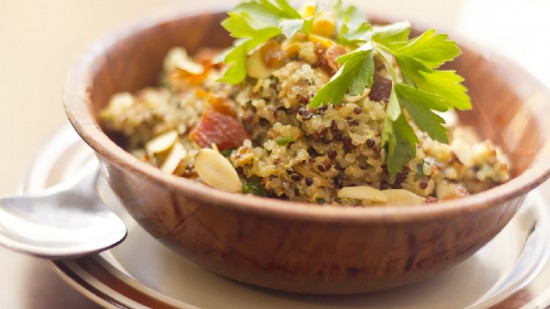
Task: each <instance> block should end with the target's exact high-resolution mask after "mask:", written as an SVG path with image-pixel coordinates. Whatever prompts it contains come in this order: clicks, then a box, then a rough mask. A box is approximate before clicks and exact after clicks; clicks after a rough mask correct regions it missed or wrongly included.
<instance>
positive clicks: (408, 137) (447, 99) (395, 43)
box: [221, 0, 471, 176]
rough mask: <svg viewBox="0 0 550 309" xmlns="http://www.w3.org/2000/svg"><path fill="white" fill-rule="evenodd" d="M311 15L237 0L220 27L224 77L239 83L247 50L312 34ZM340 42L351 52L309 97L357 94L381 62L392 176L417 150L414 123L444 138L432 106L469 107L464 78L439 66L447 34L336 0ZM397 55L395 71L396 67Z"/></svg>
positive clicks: (451, 51)
mask: <svg viewBox="0 0 550 309" xmlns="http://www.w3.org/2000/svg"><path fill="white" fill-rule="evenodd" d="M319 10H320V6H319V5H317V7H316V10H315V11H316V12H315V14H314V16H312V17H309V18H303V17H302V16H301V15H300V13H299V12H298V11H296V10H295V9H294V8H292V7H291V6H290V5H289V4H288V2H287V1H286V0H274V1H269V0H251V1H249V2H245V3H242V4H240V5H238V6H237V7H236V8H235V9H233V10H232V11H231V12H230V13H229V18H227V19H226V20H224V21H223V23H222V25H223V27H224V28H225V29H227V30H228V31H229V33H230V34H231V35H232V36H233V37H234V38H236V39H237V40H236V42H235V44H234V46H233V47H232V48H231V49H230V50H229V51H228V52H227V53H226V54H225V55H224V56H223V57H224V61H225V63H226V64H229V65H230V67H229V69H228V70H227V71H226V72H225V74H224V76H223V77H222V79H221V81H224V82H228V83H231V84H238V83H240V82H242V81H243V80H244V79H245V78H246V57H247V55H248V54H249V53H250V52H251V51H252V50H254V49H255V48H257V47H258V46H260V45H261V44H263V43H265V42H267V41H268V40H270V39H272V38H274V37H277V36H279V35H284V36H285V37H286V38H292V37H293V36H294V35H295V34H296V33H297V32H303V33H305V34H309V33H310V32H311V28H312V25H313V21H314V18H315V17H316V15H317V14H318V13H319ZM332 10H333V14H334V16H335V24H336V35H335V37H334V38H333V39H334V40H335V41H336V42H337V43H338V44H341V45H344V46H346V47H348V48H349V49H351V52H349V53H347V54H345V55H343V56H341V57H339V58H337V59H336V61H337V62H338V63H339V65H340V68H339V70H338V71H337V72H336V74H335V75H334V76H332V78H331V79H330V81H329V82H328V83H327V84H326V85H324V86H323V87H322V88H321V89H319V91H318V92H317V94H316V95H315V96H314V97H313V99H312V100H311V102H310V103H309V107H310V108H317V107H321V106H324V105H327V104H332V105H337V104H339V103H341V102H342V100H343V98H344V96H345V95H346V94H349V95H359V94H362V93H363V92H364V90H365V88H366V87H368V88H371V87H372V85H373V80H374V74H375V66H374V57H375V55H377V56H378V57H380V58H381V59H384V60H385V61H386V67H387V69H388V70H389V72H390V74H391V78H392V88H391V93H390V97H389V101H388V103H387V107H386V115H385V119H384V128H383V132H382V145H383V146H384V149H386V165H387V167H388V171H389V173H390V175H392V176H393V175H396V174H397V173H398V172H399V171H400V170H401V169H402V168H403V166H404V164H405V163H406V162H407V160H409V159H411V158H414V157H415V155H416V147H417V144H418V142H419V140H418V137H417V135H416V133H415V130H414V129H413V127H412V126H411V123H410V122H409V120H410V121H412V122H413V123H414V125H415V126H416V128H418V130H420V131H422V132H425V133H426V134H428V136H430V137H431V138H432V139H434V140H437V141H440V142H443V143H448V140H447V133H446V130H445V127H444V126H443V125H444V123H445V121H444V120H443V118H441V117H440V116H439V115H438V114H437V112H444V111H447V110H449V109H459V110H465V109H470V108H471V102H470V98H469V96H468V95H467V93H466V88H465V87H464V86H463V85H462V82H463V78H462V77H461V76H459V75H458V74H457V73H456V72H455V71H453V70H440V69H439V68H440V66H441V65H443V64H444V63H446V62H448V61H452V60H453V59H455V58H456V57H457V56H459V55H460V53H461V51H460V49H459V48H458V46H457V44H456V42H454V41H451V40H448V37H447V35H446V34H438V33H436V31H435V30H434V29H431V30H428V31H426V32H424V33H423V34H421V35H420V36H418V37H415V38H409V36H410V31H411V25H410V24H409V23H408V22H399V23H393V24H390V25H385V26H374V25H371V24H370V23H369V22H368V21H367V20H366V19H365V18H364V17H363V14H361V12H360V11H359V10H358V9H357V8H356V7H354V6H350V7H347V8H344V7H343V6H342V3H341V0H337V1H336V2H335V3H334V4H333V5H332ZM393 61H395V63H396V65H397V67H398V68H399V75H398V72H396V70H395V69H394V65H393Z"/></svg>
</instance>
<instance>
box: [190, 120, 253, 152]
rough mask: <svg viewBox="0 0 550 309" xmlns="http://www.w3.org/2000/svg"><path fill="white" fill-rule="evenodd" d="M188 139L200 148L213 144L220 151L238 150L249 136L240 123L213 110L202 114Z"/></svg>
mask: <svg viewBox="0 0 550 309" xmlns="http://www.w3.org/2000/svg"><path fill="white" fill-rule="evenodd" d="M189 138H190V139H191V140H192V141H194V142H195V143H197V144H198V145H199V146H201V147H210V146H211V145H212V144H215V145H216V146H217V147H218V149H219V150H220V151H223V150H225V149H231V148H238V147H239V146H241V145H242V143H243V141H244V140H245V139H248V138H250V134H249V133H248V132H247V131H246V130H245V128H244V127H243V125H242V123H241V122H240V121H239V120H237V119H235V118H234V117H232V116H229V115H226V114H222V113H220V112H217V111H214V110H206V111H204V112H203V113H202V117H201V120H200V121H199V123H198V124H197V126H196V127H195V128H194V129H193V131H191V133H190V134H189Z"/></svg>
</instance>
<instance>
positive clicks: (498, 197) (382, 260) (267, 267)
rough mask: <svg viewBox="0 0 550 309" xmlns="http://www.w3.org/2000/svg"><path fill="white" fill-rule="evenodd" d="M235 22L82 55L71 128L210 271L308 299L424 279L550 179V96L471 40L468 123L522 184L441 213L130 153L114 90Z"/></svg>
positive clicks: (127, 200) (182, 21)
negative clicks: (297, 194)
mask: <svg viewBox="0 0 550 309" xmlns="http://www.w3.org/2000/svg"><path fill="white" fill-rule="evenodd" d="M224 17H225V14H223V13H203V14H199V15H180V16H172V17H170V18H164V19H160V20H153V21H146V22H142V23H139V24H137V25H136V26H134V27H132V28H129V29H126V30H124V31H120V32H117V33H115V34H113V35H111V36H109V37H107V38H105V39H104V40H101V41H100V42H98V43H97V44H96V45H94V46H93V48H92V49H91V50H90V51H89V52H88V53H87V54H86V55H85V56H84V57H83V58H82V60H81V61H80V62H79V63H78V65H77V66H76V67H75V69H74V70H73V71H72V73H71V74H70V76H69V78H68V81H67V87H66V93H65V108H66V112H67V115H68V118H69V120H70V121H71V123H72V124H73V126H74V128H75V129H76V131H77V132H78V133H79V134H80V135H81V136H82V138H83V139H84V140H85V141H86V142H87V143H88V144H89V145H90V146H91V147H92V148H93V149H94V150H95V151H96V152H97V156H98V157H99V160H100V161H101V164H102V168H103V171H104V174H105V176H106V177H107V179H108V180H109V183H110V185H111V187H112V189H113V190H114V191H115V192H116V194H117V195H118V197H119V198H120V200H121V201H122V202H123V204H124V205H125V207H126V208H127V209H128V211H129V212H130V214H131V215H132V216H133V217H134V218H135V220H136V221H137V222H139V223H140V224H141V225H142V226H143V227H144V228H145V229H146V230H147V231H148V232H149V233H150V234H152V235H153V236H154V237H155V238H157V239H158V240H160V241H161V242H163V243H164V244H166V245H167V246H169V247H170V248H172V249H174V250H176V251H177V252H179V253H181V254H182V255H183V256H185V257H186V258H188V259H190V260H191V261H193V262H195V263H197V264H199V265H201V266H203V267H204V268H206V269H209V270H211V271H213V272H215V273H218V274H220V275H222V276H227V277H229V278H233V279H236V280H238V281H242V282H247V283H250V284H254V285H259V286H264V287H269V288H274V289H280V290H286V291H293V292H305V293H329V294H345V293H359V292H367V291H374V290H382V289H388V288H392V287H397V286H400V285H404V284H408V283H412V282H415V281H418V280H421V279H423V278H426V277H429V276H431V275H434V274H436V273H438V272H440V271H442V270H444V269H447V268H449V267H451V266H453V265H455V264H457V263H459V262H460V261H462V260H464V259H466V258H467V257H469V256H471V255H472V254H473V253H474V252H476V251H477V250H478V249H479V248H481V247H482V246H483V245H485V244H486V243H487V242H488V241H489V240H491V239H492V238H493V237H494V236H495V235H496V234H497V233H498V232H499V231H500V230H501V229H502V228H503V227H504V226H505V225H506V223H507V222H508V221H509V220H510V218H512V216H513V215H514V214H515V213H516V210H517V209H518V208H519V207H520V205H521V204H522V202H523V200H524V198H525V195H526V193H527V192H529V191H530V190H532V189H533V188H535V187H536V186H537V185H539V184H540V183H542V182H543V181H544V180H545V179H546V178H547V177H548V176H549V174H550V160H549V158H550V147H549V137H550V127H549V124H550V122H549V121H547V120H546V119H545V117H547V115H550V95H549V93H548V92H547V90H546V89H545V88H544V87H543V86H542V85H541V84H540V83H538V82H537V81H536V80H534V79H533V78H532V77H531V76H530V75H529V74H527V73H526V72H525V71H524V70H522V69H521V68H519V67H518V66H516V65H514V64H513V63H511V62H509V61H507V60H505V59H503V58H501V57H498V56H495V55H492V54H484V53H482V52H480V51H478V50H475V49H472V48H470V47H469V46H465V45H463V46H462V50H463V55H462V56H461V57H460V58H459V59H458V60H457V61H456V62H454V63H453V67H454V68H456V69H457V70H458V71H459V72H460V73H461V74H462V75H463V76H464V77H465V79H466V84H467V86H468V87H469V89H470V95H471V96H472V99H473V102H474V110H473V111H470V112H465V113H461V114H460V118H461V120H462V121H463V122H464V123H466V124H471V125H474V126H475V127H476V128H477V130H478V131H479V133H480V134H481V135H482V136H483V137H487V138H491V139H493V140H494V141H496V142H497V143H498V144H500V145H501V146H502V147H503V149H504V150H505V152H506V153H507V154H508V155H509V156H510V158H511V160H512V162H513V168H514V169H513V175H514V178H513V179H512V180H510V181H509V182H507V183H505V184H503V185H501V186H499V187H496V188H494V189H491V190H488V191H486V192H483V193H480V194H475V195H472V196H469V197H466V198H462V199H459V200H453V201H446V202H442V203H440V204H437V205H433V206H428V207H407V208H403V207H401V208H392V207H372V208H329V207H319V206H312V205H308V204H300V203H291V202H285V201H280V200H275V199H267V198H261V197H250V196H244V195H240V194H230V193H225V192H221V191H217V190H214V189H212V188H209V187H207V186H205V185H202V184H199V183H195V182H193V181H191V180H187V179H183V178H178V177H175V176H170V175H166V174H163V173H162V172H161V171H160V170H158V169H156V168H154V167H152V166H149V165H147V164H145V163H143V162H140V161H139V160H138V159H136V158H134V157H133V156H132V155H130V154H129V153H127V152H126V151H125V150H124V149H123V148H122V147H121V146H119V145H121V141H120V140H118V139H117V137H116V136H114V135H111V134H110V133H109V132H105V131H104V130H103V129H102V127H101V124H100V121H98V116H97V115H98V114H99V111H100V110H101V109H102V108H103V107H104V106H105V105H106V104H107V102H108V100H109V98H110V97H111V96H112V95H113V94H114V93H117V92H119V91H136V90H138V89H140V88H143V87H145V86H149V85H155V84H157V79H158V76H159V72H160V71H161V68H162V60H163V57H164V56H165V54H166V52H167V51H168V50H169V49H170V48H171V47H173V46H184V47H185V48H187V50H188V51H189V52H190V53H194V52H196V51H197V50H198V49H199V48H200V47H204V46H208V47H216V48H221V47H225V46H228V45H229V44H230V42H231V40H230V38H229V37H228V36H227V34H226V33H225V31H224V30H223V29H222V28H221V27H220V25H219V24H220V20H221V19H223V18H224ZM136 254H140V253H139V252H136ZM503 254H505V252H503ZM180 275H182V276H184V275H185V274H180Z"/></svg>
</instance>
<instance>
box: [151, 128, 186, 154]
mask: <svg viewBox="0 0 550 309" xmlns="http://www.w3.org/2000/svg"><path fill="white" fill-rule="evenodd" d="M177 139H178V132H177V131H176V130H170V131H168V132H165V133H163V134H161V135H158V136H156V137H155V138H153V139H151V140H150V141H148V142H147V143H146V144H145V150H146V151H147V153H149V154H156V153H162V152H165V151H167V150H168V149H170V148H171V147H172V146H173V145H174V144H175V143H176V140H177Z"/></svg>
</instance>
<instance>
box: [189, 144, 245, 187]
mask: <svg viewBox="0 0 550 309" xmlns="http://www.w3.org/2000/svg"><path fill="white" fill-rule="evenodd" d="M195 171H196V172H197V174H198V175H199V177H200V178H201V179H202V181H203V182H204V183H206V184H207V185H209V186H212V187H214V188H216V189H218V190H222V191H226V192H240V191H241V188H242V182H241V179H240V178H239V175H238V174H237V171H236V170H235V168H233V166H232V165H231V163H230V162H229V160H227V159H226V158H225V157H224V156H223V155H222V154H221V153H219V152H217V151H215V150H212V149H209V148H203V149H201V150H199V152H198V153H197V156H196V157H195Z"/></svg>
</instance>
